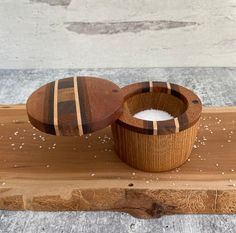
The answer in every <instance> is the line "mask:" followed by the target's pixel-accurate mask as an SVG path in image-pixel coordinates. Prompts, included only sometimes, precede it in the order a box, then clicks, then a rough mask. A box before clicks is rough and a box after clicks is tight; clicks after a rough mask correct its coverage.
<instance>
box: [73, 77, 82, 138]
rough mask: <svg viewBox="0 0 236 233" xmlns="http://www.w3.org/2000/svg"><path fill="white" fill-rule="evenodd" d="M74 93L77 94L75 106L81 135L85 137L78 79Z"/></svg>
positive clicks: (75, 81) (75, 80)
mask: <svg viewBox="0 0 236 233" xmlns="http://www.w3.org/2000/svg"><path fill="white" fill-rule="evenodd" d="M74 93H75V106H76V115H77V122H78V129H79V135H80V136H81V135H83V134H84V133H83V127H82V119H81V112H80V111H81V110H80V101H79V92H78V83H77V77H74Z"/></svg>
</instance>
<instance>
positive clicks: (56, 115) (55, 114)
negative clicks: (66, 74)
mask: <svg viewBox="0 0 236 233" xmlns="http://www.w3.org/2000/svg"><path fill="white" fill-rule="evenodd" d="M53 109H54V112H53V124H54V128H55V132H56V135H60V131H59V128H58V80H56V81H55V85H54V98H53Z"/></svg>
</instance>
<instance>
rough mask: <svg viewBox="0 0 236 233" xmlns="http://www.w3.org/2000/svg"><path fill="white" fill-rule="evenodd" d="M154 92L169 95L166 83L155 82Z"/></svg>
mask: <svg viewBox="0 0 236 233" xmlns="http://www.w3.org/2000/svg"><path fill="white" fill-rule="evenodd" d="M153 92H162V93H167V92H168V89H167V85H166V82H153Z"/></svg>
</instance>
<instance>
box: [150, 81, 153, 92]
mask: <svg viewBox="0 0 236 233" xmlns="http://www.w3.org/2000/svg"><path fill="white" fill-rule="evenodd" d="M149 89H150V92H152V91H153V82H152V81H149Z"/></svg>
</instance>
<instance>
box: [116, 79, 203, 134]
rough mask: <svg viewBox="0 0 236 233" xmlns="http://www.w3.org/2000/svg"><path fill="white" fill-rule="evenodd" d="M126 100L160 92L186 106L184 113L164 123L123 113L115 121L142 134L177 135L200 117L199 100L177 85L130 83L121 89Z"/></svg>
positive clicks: (155, 82) (189, 91) (200, 104)
mask: <svg viewBox="0 0 236 233" xmlns="http://www.w3.org/2000/svg"><path fill="white" fill-rule="evenodd" d="M121 90H122V93H123V96H124V104H126V100H127V99H129V98H130V97H132V96H134V95H138V94H141V93H146V92H162V93H166V94H169V95H173V96H175V97H177V98H179V99H181V100H182V101H183V102H184V103H185V104H186V106H187V107H186V109H185V111H184V112H183V113H182V114H180V115H179V116H178V117H175V118H173V119H170V120H164V121H147V120H142V119H138V118H135V117H133V116H132V115H131V114H130V113H129V112H127V111H124V107H123V113H122V114H121V116H120V117H119V119H118V120H117V121H116V123H118V124H119V125H121V126H123V127H125V128H127V129H130V130H131V131H135V132H138V133H142V134H148V135H159V134H171V133H178V132H180V131H183V130H186V129H188V128H190V127H191V126H193V125H194V124H195V123H196V122H198V120H199V119H200V117H201V112H202V103H201V100H200V98H199V97H198V96H197V95H196V94H195V93H194V92H193V91H191V90H189V89H187V88H185V87H183V86H180V85H178V84H174V83H169V82H160V81H146V82H139V83H132V84H130V85H127V86H125V87H123V88H121Z"/></svg>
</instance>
